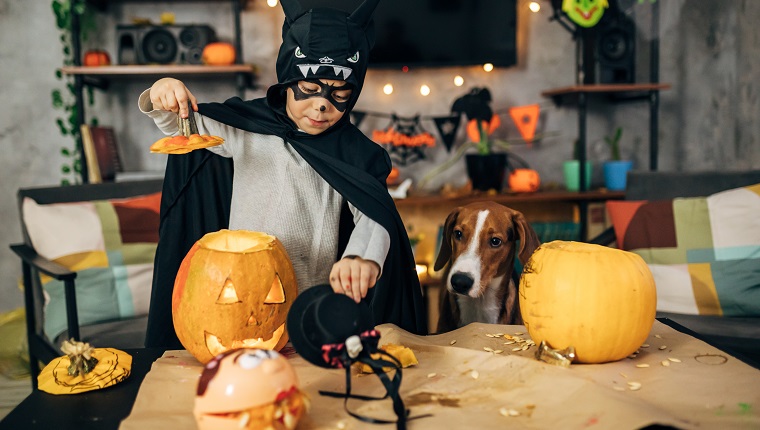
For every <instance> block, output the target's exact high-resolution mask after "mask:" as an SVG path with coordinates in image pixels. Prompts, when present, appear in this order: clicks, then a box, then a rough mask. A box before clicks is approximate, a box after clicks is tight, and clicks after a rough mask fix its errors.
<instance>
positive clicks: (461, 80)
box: [454, 75, 464, 87]
mask: <svg viewBox="0 0 760 430" xmlns="http://www.w3.org/2000/svg"><path fill="white" fill-rule="evenodd" d="M454 85H456V86H458V87H461V86H462V85H464V78H463V77H461V76H459V75H457V76H454Z"/></svg>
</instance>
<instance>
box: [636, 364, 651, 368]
mask: <svg viewBox="0 0 760 430" xmlns="http://www.w3.org/2000/svg"><path fill="white" fill-rule="evenodd" d="M636 367H642V368H643V367H649V365H648V364H646V363H641V364H637V365H636Z"/></svg>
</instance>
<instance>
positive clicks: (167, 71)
mask: <svg viewBox="0 0 760 430" xmlns="http://www.w3.org/2000/svg"><path fill="white" fill-rule="evenodd" d="M61 72H62V73H63V74H66V75H85V76H92V77H101V78H109V77H128V76H167V75H183V76H208V75H220V74H235V73H247V74H254V73H255V72H256V66H254V65H252V64H232V65H229V66H205V65H200V64H197V65H190V64H187V65H185V64H183V65H177V64H166V65H129V66H97V67H87V66H70V67H62V68H61Z"/></svg>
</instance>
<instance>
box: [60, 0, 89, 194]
mask: <svg viewBox="0 0 760 430" xmlns="http://www.w3.org/2000/svg"><path fill="white" fill-rule="evenodd" d="M51 6H52V9H53V13H54V14H55V22H56V26H57V27H58V30H59V32H60V41H61V49H62V52H63V66H73V65H74V50H73V47H72V46H73V45H72V43H73V39H72V37H74V36H73V35H72V32H71V22H72V14H76V15H77V16H78V17H79V28H80V36H81V40H82V41H84V40H87V34H88V33H89V32H90V31H92V30H94V29H95V27H96V21H95V16H94V14H93V13H92V12H91V10H90V9H89V8H88V7H87V2H86V0H53V2H52V4H51ZM55 76H56V78H57V79H58V80H59V81H61V82H62V83H63V85H64V88H63V89H54V90H53V91H52V94H51V95H52V102H53V108H54V109H56V110H60V111H61V114H60V116H58V117H57V118H56V120H55V122H56V124H57V126H58V129H59V130H60V132H61V135H63V136H64V137H71V140H70V141H69V143H68V144H66V145H64V146H62V147H61V151H60V152H61V156H62V157H63V159H64V161H63V164H62V165H61V175H62V177H61V185H70V184H72V183H75V184H76V183H80V181H81V177H82V154H81V153H80V151H79V148H78V146H77V142H78V141H79V136H80V132H79V127H78V124H77V115H78V112H79V110H78V108H77V105H76V89H75V86H74V78H73V77H72V76H71V75H64V74H63V72H62V71H61V69H60V68H58V69H56V70H55ZM85 97H86V103H87V105H88V106H92V105H93V104H94V94H93V90H92V87H89V86H86V87H85ZM91 122H92V123H93V125H96V124H97V119H96V118H93V119H92V120H91Z"/></svg>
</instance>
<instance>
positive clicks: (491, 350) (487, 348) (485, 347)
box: [483, 346, 493, 352]
mask: <svg viewBox="0 0 760 430" xmlns="http://www.w3.org/2000/svg"><path fill="white" fill-rule="evenodd" d="M483 349H484V350H486V351H488V352H493V348H489V347H487V346H484V347H483Z"/></svg>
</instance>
